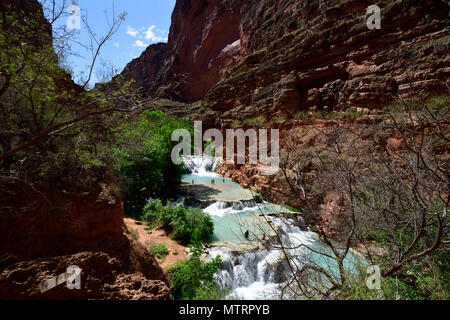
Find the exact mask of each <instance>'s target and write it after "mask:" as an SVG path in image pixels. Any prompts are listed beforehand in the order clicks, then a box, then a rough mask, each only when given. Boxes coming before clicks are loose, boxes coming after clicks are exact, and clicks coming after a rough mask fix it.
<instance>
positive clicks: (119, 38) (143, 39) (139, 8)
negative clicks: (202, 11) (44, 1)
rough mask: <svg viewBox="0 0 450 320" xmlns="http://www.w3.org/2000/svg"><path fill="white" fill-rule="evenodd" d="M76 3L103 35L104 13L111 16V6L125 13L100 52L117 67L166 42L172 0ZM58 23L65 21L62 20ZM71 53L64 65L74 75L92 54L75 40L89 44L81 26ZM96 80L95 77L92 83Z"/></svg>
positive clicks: (82, 67)
mask: <svg viewBox="0 0 450 320" xmlns="http://www.w3.org/2000/svg"><path fill="white" fill-rule="evenodd" d="M77 4H78V6H79V7H80V9H81V15H82V16H86V17H87V21H88V23H89V25H90V27H91V29H92V30H93V31H94V32H95V33H96V34H97V35H98V36H101V35H104V34H105V33H106V32H107V30H108V22H107V19H106V16H105V10H106V14H107V15H108V17H109V18H111V17H112V12H113V8H114V10H115V13H116V15H117V14H119V13H123V12H126V13H127V15H126V20H125V21H124V22H123V23H122V25H121V27H120V29H119V30H118V32H117V33H116V34H115V35H114V36H113V38H112V39H111V40H110V41H109V42H108V43H107V44H106V46H105V47H104V48H103V49H102V51H101V54H100V55H101V60H103V61H107V62H112V63H113V64H114V66H115V67H117V69H119V70H120V71H122V69H123V68H124V67H125V66H126V65H127V63H128V62H130V61H131V60H132V59H134V58H136V57H138V56H139V55H140V54H141V53H142V52H143V51H144V50H145V49H146V47H147V46H148V45H150V44H153V43H158V42H167V37H168V34H169V29H170V23H171V15H172V11H173V8H174V6H175V0H79V1H77ZM62 20H64V21H60V22H59V23H66V20H67V19H62ZM72 40H74V41H73V42H71V43H72V45H71V46H72V51H74V52H75V55H71V56H70V57H69V58H68V59H67V62H66V63H67V64H68V65H69V66H70V68H71V69H72V70H73V71H74V73H75V74H80V72H82V71H83V70H84V71H86V70H87V66H88V64H89V63H90V61H91V55H90V53H89V52H87V51H86V50H85V49H84V48H83V47H82V46H79V45H77V44H76V42H79V43H83V44H88V43H89V41H90V37H89V33H88V32H87V30H86V28H85V27H84V26H83V24H82V25H81V30H79V31H78V34H77V35H75V36H74V37H73V39H72ZM96 82H97V77H96V75H95V73H94V79H93V80H92V81H91V84H94V83H96Z"/></svg>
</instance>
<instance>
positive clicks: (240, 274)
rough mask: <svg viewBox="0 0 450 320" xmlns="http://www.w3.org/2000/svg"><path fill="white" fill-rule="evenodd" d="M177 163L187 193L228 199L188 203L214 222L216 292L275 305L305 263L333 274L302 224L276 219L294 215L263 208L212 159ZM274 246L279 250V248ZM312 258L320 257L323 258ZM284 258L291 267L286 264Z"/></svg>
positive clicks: (325, 250)
mask: <svg viewBox="0 0 450 320" xmlns="http://www.w3.org/2000/svg"><path fill="white" fill-rule="evenodd" d="M183 161H184V166H185V168H186V169H187V170H188V171H189V172H190V173H191V174H190V175H187V176H188V177H187V183H186V185H187V186H188V187H189V186H190V185H192V187H191V188H194V187H196V188H197V190H201V191H200V192H201V193H207V192H210V193H212V194H214V193H215V192H221V193H222V195H223V194H224V191H227V192H228V197H224V198H223V199H232V200H230V201H218V200H217V199H200V197H201V196H202V194H200V195H197V197H198V198H196V199H191V200H189V201H191V203H192V204H196V206H198V207H200V208H202V209H203V211H204V212H205V213H207V214H209V215H210V216H211V217H212V219H213V221H214V236H213V237H214V243H213V246H212V247H210V249H209V250H208V253H207V259H209V258H213V257H215V256H218V255H220V256H221V258H222V269H221V270H220V271H219V272H217V273H216V275H215V278H216V282H217V284H218V287H219V288H220V289H221V290H230V294H229V297H230V298H233V299H244V300H263V299H279V298H281V297H280V296H281V294H283V295H284V296H283V297H282V298H292V295H289V293H286V292H284V291H283V287H284V286H285V285H286V283H287V281H289V280H290V279H292V272H294V273H295V272H296V271H297V270H298V269H299V268H301V267H302V266H303V265H304V264H305V263H313V264H315V265H318V266H320V267H321V268H325V269H327V270H331V271H330V272H331V273H333V272H337V270H338V268H337V264H336V261H335V260H334V259H333V258H330V257H331V256H333V253H332V252H331V250H330V249H329V248H328V247H326V246H325V245H324V244H323V243H321V242H320V241H319V240H318V238H317V237H316V235H315V234H314V233H313V232H310V231H308V229H307V228H305V223H303V225H302V226H299V225H301V224H302V223H301V220H302V218H301V216H298V217H296V218H295V220H296V221H297V223H294V221H293V220H290V219H286V218H284V217H283V215H282V214H281V213H283V212H288V213H290V214H295V213H293V212H290V211H289V210H287V209H286V208H284V207H281V206H277V205H274V204H271V203H268V202H263V201H261V199H260V197H256V198H253V199H250V198H251V196H253V194H252V193H251V192H249V191H248V190H245V189H243V188H241V187H240V186H239V185H238V184H236V183H233V182H231V181H229V179H225V178H222V177H220V176H219V175H218V174H217V173H215V170H216V168H217V166H218V164H219V163H220V159H218V158H214V157H185V158H184V159H183ZM216 178H217V179H216ZM222 179H223V181H222ZM191 181H192V184H191ZM213 181H215V183H213ZM230 193H232V196H229V195H230ZM249 195H250V198H249V197H248V196H249ZM246 197H247V199H246ZM219 199H220V198H219ZM234 199H236V200H234ZM238 199H241V200H238ZM268 221H269V223H268ZM274 230H276V231H277V236H275V232H274ZM280 241H281V243H282V244H283V247H284V250H281V248H280ZM306 246H307V247H308V248H313V250H314V251H311V250H310V249H308V248H307V247H306ZM317 252H322V253H326V255H327V256H328V257H327V256H325V255H323V254H318V253H317ZM286 255H287V256H288V257H289V260H290V261H291V262H293V264H289V263H288V262H287V260H286ZM344 263H346V264H347V265H346V269H347V270H352V268H353V269H355V264H356V263H354V261H347V262H346V261H344Z"/></svg>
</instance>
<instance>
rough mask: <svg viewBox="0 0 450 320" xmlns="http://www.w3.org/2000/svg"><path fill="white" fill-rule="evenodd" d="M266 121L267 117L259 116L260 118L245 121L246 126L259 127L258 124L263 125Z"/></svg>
mask: <svg viewBox="0 0 450 320" xmlns="http://www.w3.org/2000/svg"><path fill="white" fill-rule="evenodd" d="M265 121H266V117H265V116H259V117H254V118H250V119H246V120H245V121H244V124H249V125H258V124H263V123H264V122H265Z"/></svg>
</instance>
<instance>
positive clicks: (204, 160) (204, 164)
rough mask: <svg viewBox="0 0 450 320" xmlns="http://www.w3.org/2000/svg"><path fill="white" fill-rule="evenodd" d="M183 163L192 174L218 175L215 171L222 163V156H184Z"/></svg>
mask: <svg viewBox="0 0 450 320" xmlns="http://www.w3.org/2000/svg"><path fill="white" fill-rule="evenodd" d="M183 163H184V167H185V168H186V170H188V171H189V172H190V173H191V174H197V175H201V176H217V174H216V173H215V171H216V169H217V166H218V165H219V163H220V158H214V157H196V156H191V157H184V158H183Z"/></svg>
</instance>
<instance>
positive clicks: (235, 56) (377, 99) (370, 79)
mask: <svg viewBox="0 0 450 320" xmlns="http://www.w3.org/2000/svg"><path fill="white" fill-rule="evenodd" d="M370 5H372V3H371V2H370V1H355V0H346V1H331V0H325V1H319V0H302V1H294V0H268V1H259V0H248V1H242V0H233V1H224V0H214V1H207V0H178V1H177V3H176V6H175V9H174V12H173V15H172V26H171V30H170V35H169V42H168V45H167V46H168V50H167V55H166V57H165V61H164V65H163V67H162V68H161V71H160V72H159V73H158V75H157V76H156V79H155V80H154V81H153V82H152V83H146V84H145V86H146V87H151V88H153V90H147V91H146V92H147V94H150V95H152V96H156V97H164V98H169V99H176V100H179V101H184V102H193V101H198V100H202V104H203V106H204V108H205V109H207V110H212V111H215V112H216V116H217V117H220V118H222V119H246V118H248V117H255V116H259V115H265V116H266V117H267V118H268V119H270V118H273V117H274V116H277V115H279V114H286V115H287V116H292V115H293V114H294V113H296V112H297V111H299V110H309V109H311V110H326V111H332V110H341V109H343V108H348V107H352V106H353V107H364V108H380V107H382V106H383V105H385V104H387V103H389V102H390V101H392V100H393V99H394V98H395V97H397V96H401V97H409V96H411V95H414V94H416V93H417V91H418V90H425V91H427V92H431V91H441V90H442V89H443V88H445V86H446V84H445V82H446V81H448V80H447V79H448V76H449V73H450V69H449V56H448V52H449V42H450V37H449V36H450V23H449V16H448V13H449V5H448V2H447V1H443V0H420V1H410V0H397V1H380V2H379V3H378V5H379V6H380V7H381V10H382V11H381V17H382V24H381V29H380V30H369V29H368V28H367V25H366V19H367V17H366V11H367V7H368V6H370ZM138 64H139V65H141V64H142V61H141V62H138ZM149 68H150V67H149ZM145 77H146V76H145V75H141V76H139V75H137V78H136V81H137V82H138V83H141V82H145V80H144V79H145ZM150 78H153V75H152V76H151V77H150ZM155 90H156V93H154V92H155Z"/></svg>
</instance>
